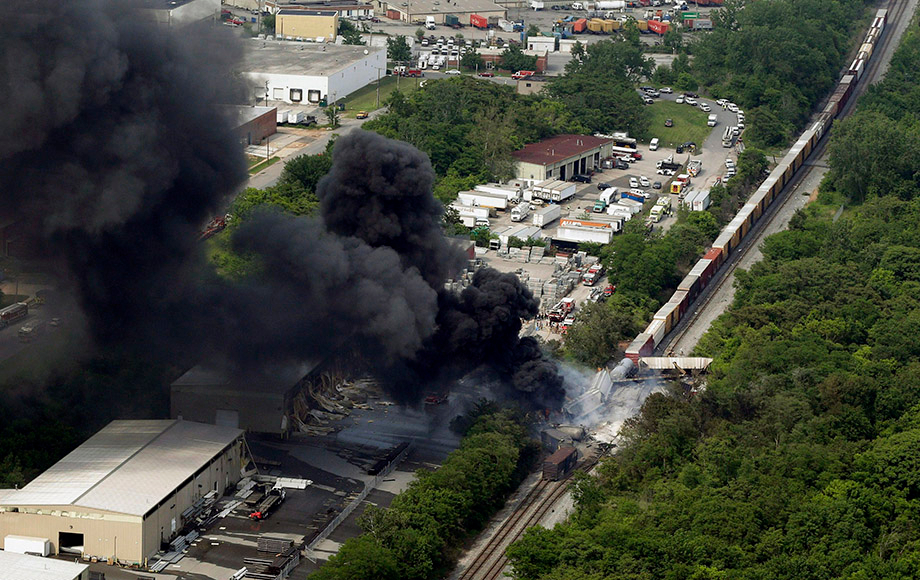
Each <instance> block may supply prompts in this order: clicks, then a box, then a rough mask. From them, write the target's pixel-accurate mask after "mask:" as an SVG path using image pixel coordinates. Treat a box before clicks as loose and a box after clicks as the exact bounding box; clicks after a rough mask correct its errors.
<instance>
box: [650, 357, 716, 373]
mask: <svg viewBox="0 0 920 580" xmlns="http://www.w3.org/2000/svg"><path fill="white" fill-rule="evenodd" d="M639 362H640V364H641V365H642V366H645V367H648V368H650V369H652V370H657V371H667V370H674V369H675V368H677V367H680V368H682V369H684V370H685V371H689V370H706V369H707V368H709V365H711V364H712V359H711V358H704V357H699V356H686V357H684V356H644V357H642V358H641V359H639Z"/></svg>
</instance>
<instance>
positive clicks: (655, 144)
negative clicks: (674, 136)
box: [648, 137, 658, 151]
mask: <svg viewBox="0 0 920 580" xmlns="http://www.w3.org/2000/svg"><path fill="white" fill-rule="evenodd" d="M648 150H649V151H658V137H655V138H654V139H652V140H651V141H649V143H648Z"/></svg>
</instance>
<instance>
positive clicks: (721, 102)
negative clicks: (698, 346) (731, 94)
mask: <svg viewBox="0 0 920 580" xmlns="http://www.w3.org/2000/svg"><path fill="white" fill-rule="evenodd" d="M716 104H717V105H719V106H720V107H724V106H725V105H727V104H728V99H719V100H717V101H716Z"/></svg>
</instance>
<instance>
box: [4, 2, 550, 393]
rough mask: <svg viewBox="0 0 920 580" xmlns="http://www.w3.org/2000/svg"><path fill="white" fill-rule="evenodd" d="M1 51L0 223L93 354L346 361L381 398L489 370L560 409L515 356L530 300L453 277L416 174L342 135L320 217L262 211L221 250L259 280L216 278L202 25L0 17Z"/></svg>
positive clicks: (216, 48)
mask: <svg viewBox="0 0 920 580" xmlns="http://www.w3.org/2000/svg"><path fill="white" fill-rule="evenodd" d="M10 4H11V6H9V7H10V8H11V11H10V13H11V14H16V15H22V22H21V23H20V22H17V23H16V25H15V26H12V27H10V30H9V31H8V33H7V34H5V35H3V36H0V58H2V61H0V88H2V89H3V90H2V92H0V106H2V108H0V129H5V130H6V134H7V135H8V136H10V137H11V138H9V139H7V140H4V141H3V142H2V143H0V163H2V166H3V170H2V173H0V190H2V192H3V193H2V195H3V198H4V199H3V204H2V210H0V211H2V212H3V217H5V218H7V219H8V220H15V221H17V222H18V224H17V225H18V227H20V228H22V229H24V230H27V231H31V232H32V233H35V234H37V235H36V237H37V240H36V241H35V244H34V250H35V251H37V252H39V253H40V255H41V257H42V258H43V259H45V260H47V261H49V262H50V263H52V264H55V265H56V266H57V268H58V271H60V272H61V273H62V276H63V277H64V278H66V280H67V281H68V282H70V284H71V286H72V288H73V289H74V291H75V293H76V294H77V295H78V297H79V300H80V302H81V305H82V307H83V309H84V311H85V313H86V316H87V319H88V321H89V324H90V328H91V332H92V334H93V336H94V338H95V339H96V340H97V341H98V343H99V344H100V345H102V346H105V345H108V344H114V343H118V344H124V343H129V344H134V345H138V346H139V348H143V349H144V350H150V351H152V352H164V353H176V352H183V353H185V354H190V353H192V354H195V355H200V356H203V357H208V358H212V357H220V358H223V359H225V360H226V361H227V362H229V363H231V364H234V365H236V366H237V367H239V368H240V369H243V370H252V369H254V368H259V367H266V366H269V365H271V364H274V363H279V362H281V363H285V362H301V361H303V360H305V359H313V360H315V359H328V358H336V357H342V356H345V355H348V356H350V357H354V356H355V355H357V357H356V358H359V359H361V360H363V361H365V364H366V365H367V370H370V371H371V372H373V373H375V374H376V375H377V376H378V377H379V378H380V379H381V380H382V381H383V382H384V384H385V385H387V387H388V388H389V389H390V391H391V394H393V396H394V397H396V398H397V399H399V400H401V401H412V400H414V399H417V397H418V395H419V393H420V392H421V391H422V390H423V389H424V388H425V386H426V385H428V384H429V383H430V382H431V381H443V380H450V379H452V378H455V377H457V376H459V375H461V374H463V373H465V372H467V371H469V370H471V369H472V368H475V367H477V366H480V365H488V366H490V367H492V368H494V369H495V370H497V371H498V373H499V374H500V375H501V376H502V377H503V378H504V379H505V382H506V383H507V384H508V385H509V387H511V392H512V393H513V394H515V395H517V396H521V397H524V398H529V399H531V400H536V401H538V402H539V404H541V405H553V406H555V405H558V404H559V403H560V402H561V398H562V393H563V391H562V388H561V379H560V378H559V375H558V374H557V373H556V372H555V367H554V365H552V364H551V363H549V362H547V361H545V360H544V359H543V357H542V354H541V353H540V349H539V348H538V346H537V344H536V343H535V342H533V341H532V340H530V339H524V340H519V339H518V334H519V332H520V329H521V319H522V318H523V319H527V318H531V317H533V316H534V314H535V313H536V310H537V303H536V300H535V299H534V298H533V296H532V295H531V293H530V292H529V291H528V290H527V289H526V288H525V287H524V286H523V285H522V284H521V283H520V282H519V281H518V280H517V278H516V277H514V276H512V275H503V274H499V273H497V272H495V271H493V270H483V271H481V272H479V273H478V274H477V275H476V276H475V277H474V280H473V283H472V285H471V286H470V287H469V288H467V289H466V290H464V291H463V292H462V293H461V294H460V295H453V294H450V293H447V292H446V291H444V289H443V287H444V282H445V280H446V279H447V277H448V276H450V275H454V274H456V273H457V272H459V269H460V268H461V267H462V265H463V264H464V256H463V255H462V253H460V252H458V251H457V250H456V249H454V248H453V247H452V246H451V244H450V243H448V241H447V240H446V239H445V238H444V237H443V235H442V234H441V230H440V227H439V221H440V217H441V213H442V207H441V205H440V204H439V203H438V202H437V201H436V200H435V199H434V198H433V197H432V194H431V189H432V185H433V180H434V173H433V171H432V169H431V166H430V163H429V161H428V159H427V157H426V156H425V155H423V154H421V153H420V152H418V151H417V150H415V149H414V148H412V147H410V146H408V145H406V144H404V143H400V142H396V141H391V140H388V139H384V138H383V137H380V136H377V135H375V134H370V133H364V132H360V131H359V132H355V133H354V134H352V135H349V136H347V137H343V138H341V139H340V140H339V141H338V143H337V144H336V147H335V152H334V164H333V168H332V171H331V172H330V174H329V175H328V176H326V177H325V178H324V179H323V180H322V181H321V182H320V185H319V187H318V192H317V194H318V196H319V197H320V200H321V215H320V216H318V217H316V218H293V217H290V216H283V215H279V214H277V213H270V212H264V213H262V214H261V215H257V216H256V217H254V218H251V219H250V220H248V221H247V222H245V223H244V224H242V226H240V227H239V228H238V230H237V231H236V232H235V234H234V237H233V242H234V247H235V248H236V249H237V250H238V251H240V252H243V253H245V254H247V255H249V256H250V257H252V259H253V261H254V263H255V264H256V265H257V267H256V268H255V270H256V273H255V274H253V275H252V276H250V277H249V278H248V279H247V280H245V281H243V282H229V281H227V280H224V279H221V278H219V277H217V276H216V275H214V273H213V271H211V270H210V269H209V267H208V266H207V263H206V261H205V260H204V258H203V256H202V254H201V247H200V244H198V242H197V240H196V238H197V236H196V231H197V230H198V229H200V227H201V224H202V223H203V222H205V221H206V220H207V218H208V217H209V216H211V215H213V214H214V213H215V212H216V211H217V210H218V208H219V207H220V206H221V205H222V203H223V202H224V201H225V196H226V195H228V194H230V193H232V192H233V191H234V190H236V189H237V188H238V186H239V185H240V184H241V183H242V182H243V180H244V179H245V170H244V164H243V159H242V154H241V152H240V149H239V145H238V143H237V141H236V138H235V137H234V135H233V132H232V126H233V124H232V122H231V121H232V120H231V119H228V118H225V117H224V116H223V115H222V114H221V112H220V111H221V109H220V108H218V107H217V106H216V105H219V104H227V103H233V102H242V97H243V96H244V91H243V90H242V87H241V86H240V85H239V84H237V82H236V81H235V80H234V77H233V76H232V74H231V72H232V71H233V70H235V69H236V67H235V66H234V64H235V62H236V60H237V58H238V56H239V50H238V46H237V44H236V43H235V42H234V41H232V39H230V38H229V37H225V36H223V35H222V34H221V32H222V31H221V30H219V29H217V27H207V26H205V27H202V28H200V29H195V30H192V29H189V28H184V29H179V30H176V29H169V28H161V27H156V26H154V25H153V24H152V23H147V22H146V21H145V19H144V17H143V15H142V14H141V13H139V12H138V11H137V9H136V5H132V4H131V3H130V2H126V1H125V0H112V1H103V0H65V1H63V2H62V1H59V0H58V1H52V0H37V1H36V0H14V1H13V2H12V3H10Z"/></svg>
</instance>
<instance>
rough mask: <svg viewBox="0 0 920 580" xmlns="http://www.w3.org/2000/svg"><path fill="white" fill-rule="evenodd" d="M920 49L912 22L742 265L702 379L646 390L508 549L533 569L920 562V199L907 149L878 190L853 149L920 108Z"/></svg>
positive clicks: (680, 570) (859, 566)
mask: <svg viewBox="0 0 920 580" xmlns="http://www.w3.org/2000/svg"><path fill="white" fill-rule="evenodd" d="M918 48H920V36H918V35H917V34H916V32H913V31H911V32H910V33H909V35H908V36H907V38H906V39H905V41H904V43H903V45H902V47H901V48H900V49H899V51H898V54H897V56H896V57H895V59H894V60H893V61H892V71H891V73H890V74H889V77H888V79H887V80H886V81H885V82H883V83H882V84H880V85H879V86H877V87H875V88H874V89H873V90H872V91H871V92H870V94H869V96H868V97H867V98H866V99H865V100H864V101H863V102H862V103H861V104H860V113H859V115H858V116H857V117H856V118H854V119H852V120H850V121H847V122H844V123H842V124H841V127H840V128H839V129H836V130H835V131H834V134H833V139H832V147H831V149H832V155H831V166H832V169H831V172H830V175H829V178H828V179H827V180H826V182H825V184H824V185H823V188H822V193H821V194H820V196H819V198H818V201H817V202H816V203H813V204H811V205H810V206H808V207H807V208H806V209H805V210H804V211H801V212H799V213H798V214H796V216H795V217H794V218H793V220H792V222H791V223H790V227H789V229H788V231H785V232H781V233H779V234H776V235H774V236H771V237H770V238H768V239H767V241H766V243H765V244H764V246H763V255H764V259H763V261H762V262H760V263H758V264H756V265H755V266H754V267H753V268H752V269H751V270H750V271H749V272H738V273H737V280H736V285H737V293H736V297H735V302H734V304H733V305H732V307H731V308H730V310H729V311H728V312H726V313H725V314H724V315H723V316H722V317H720V318H719V319H718V320H717V321H716V323H715V324H714V325H713V326H712V328H711V329H710V331H709V332H708V333H707V334H706V335H705V336H704V338H703V339H702V341H701V342H700V344H699V345H698V346H697V349H696V353H697V354H700V355H704V356H711V357H713V358H714V359H715V362H714V363H713V369H712V370H713V372H712V374H711V375H710V376H709V377H708V382H707V384H706V385H705V389H704V390H702V392H698V393H696V394H689V393H688V392H685V391H684V390H682V389H678V388H674V389H672V392H671V393H670V394H669V395H653V396H652V397H650V398H649V399H648V401H647V402H646V404H645V405H644V407H643V410H642V413H641V414H640V415H639V416H638V417H636V418H634V419H632V420H630V421H629V422H628V424H627V425H626V427H625V428H624V431H623V435H624V438H625V444H624V445H622V446H621V447H620V450H619V452H618V454H617V455H616V456H615V457H614V458H612V459H610V460H608V461H606V462H605V463H604V464H603V465H602V467H601V469H600V470H599V475H598V476H597V477H585V478H582V479H580V480H579V481H578V483H577V485H576V488H575V491H576V499H577V503H578V509H577V511H576V514H575V515H574V517H573V518H571V519H570V521H568V522H566V523H565V524H563V525H560V526H557V527H556V528H555V529H553V530H545V529H534V530H531V531H529V532H528V533H527V535H526V536H525V538H524V539H523V540H522V541H520V542H519V543H518V544H516V545H515V546H514V547H513V548H512V549H511V550H510V552H509V556H510V558H511V560H512V562H513V564H514V567H515V576H516V577H517V578H519V579H522V580H523V579H541V580H550V579H553V580H557V579H559V580H561V579H563V578H576V577H577V578H584V579H590V580H595V579H597V580H599V579H603V578H635V579H640V578H641V579H645V578H648V579H652V578H695V579H709V578H712V579H721V578H726V579H728V578H732V579H735V578H749V579H766V578H771V579H772V578H788V579H800V578H858V579H862V578H865V579H870V578H873V579H874V578H905V579H906V578H916V577H918V576H920V559H918V557H917V554H918V547H920V475H918V474H920V469H918V466H917V462H918V459H917V458H918V457H920V346H918V341H917V337H918V336H920V299H918V289H920V227H918V226H920V198H917V197H916V196H915V195H914V193H913V192H914V191H916V188H911V187H910V186H909V183H910V182H911V180H912V179H914V176H913V175H912V174H910V173H907V172H903V171H901V169H902V168H901V164H902V163H903V162H904V161H903V160H902V159H899V158H897V157H896V156H888V157H887V158H881V157H879V158H876V159H875V160H874V161H875V164H874V165H873V167H874V169H875V171H877V172H880V173H882V174H883V175H887V176H888V181H887V184H886V185H881V184H876V185H875V186H874V187H871V186H867V185H866V184H865V183H864V181H862V178H861V176H860V172H861V171H863V168H862V167H854V165H856V166H858V165H860V164H861V163H863V162H865V161H866V160H865V158H863V159H861V160H860V163H854V162H853V159H852V157H851V156H849V155H848V152H849V147H851V146H855V145H856V144H857V140H855V136H854V129H853V126H855V125H856V124H857V123H859V122H860V119H862V120H863V121H865V120H866V119H868V120H870V121H871V122H877V123H879V124H884V123H888V122H892V121H894V120H898V121H901V122H905V120H910V119H915V118H916V115H917V114H918V113H920V102H918V101H917V100H916V99H911V98H909V97H908V98H905V95H911V94H916V90H917V89H916V86H917V85H916V82H915V76H916V74H917V73H916V71H917V70H918V69H920V51H918ZM889 99H890V100H891V101H893V102H896V103H899V104H900V107H890V106H888V105H887V103H889ZM889 114H890V115H891V116H889ZM907 123H908V125H909V124H911V121H907ZM870 127H871V126H870ZM908 138H909V137H908ZM854 188H860V189H854ZM841 206H843V207H844V211H843V213H842V214H840V213H838V211H839V209H840V207H841Z"/></svg>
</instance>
